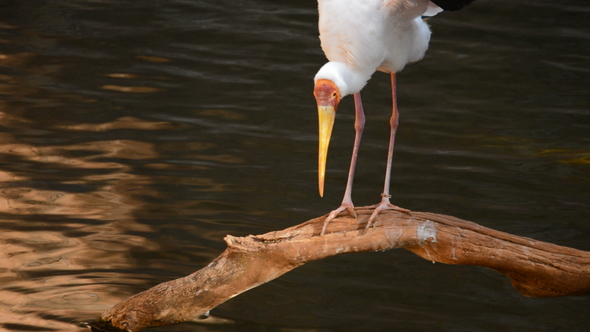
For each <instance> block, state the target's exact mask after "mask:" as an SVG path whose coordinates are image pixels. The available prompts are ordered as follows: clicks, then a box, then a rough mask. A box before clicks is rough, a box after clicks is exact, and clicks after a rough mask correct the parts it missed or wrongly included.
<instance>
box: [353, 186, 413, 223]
mask: <svg viewBox="0 0 590 332" xmlns="http://www.w3.org/2000/svg"><path fill="white" fill-rule="evenodd" d="M381 196H382V197H383V199H382V200H381V203H379V204H375V205H372V206H370V207H371V208H374V209H375V210H373V213H372V214H371V217H369V221H368V222H367V226H365V232H367V230H368V229H369V227H371V226H372V225H373V222H374V221H375V219H377V216H378V215H379V213H381V211H385V210H396V211H399V212H403V213H407V214H409V215H411V214H412V212H411V211H410V210H408V209H404V208H401V207H399V206H397V205H393V204H391V203H390V202H389V198H390V197H391V195H386V194H381Z"/></svg>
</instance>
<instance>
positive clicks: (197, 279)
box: [91, 208, 590, 331]
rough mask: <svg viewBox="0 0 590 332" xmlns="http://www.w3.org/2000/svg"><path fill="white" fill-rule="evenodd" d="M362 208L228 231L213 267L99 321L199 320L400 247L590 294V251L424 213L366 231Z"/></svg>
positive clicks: (124, 325) (527, 289)
mask: <svg viewBox="0 0 590 332" xmlns="http://www.w3.org/2000/svg"><path fill="white" fill-rule="evenodd" d="M356 212H357V215H358V221H357V219H353V218H351V217H348V216H344V217H338V218H336V219H334V220H333V221H332V222H330V224H329V225H328V229H327V230H326V235H324V236H320V235H319V234H320V231H321V228H322V225H323V221H324V219H325V217H326V216H323V217H320V218H316V219H312V220H309V221H307V222H305V223H302V224H300V225H297V226H294V227H290V228H287V229H285V230H282V231H275V232H270V233H267V234H263V235H250V236H247V237H233V236H230V235H228V236H227V237H226V238H225V241H226V242H227V245H228V248H227V249H226V250H225V251H224V252H223V253H222V254H221V255H220V256H219V257H217V258H216V259H215V260H214V261H212V262H211V263H210V264H209V265H207V266H206V267H204V268H202V269H201V270H199V271H197V272H195V273H193V274H191V275H189V276H186V277H184V278H180V279H176V280H172V281H169V282H165V283H162V284H160V285H157V286H155V287H153V288H151V289H148V290H146V291H144V292H142V293H139V294H137V295H134V296H132V297H131V298H129V299H126V300H124V301H122V302H120V303H118V304H117V305H115V306H114V307H112V308H111V309H109V310H107V311H105V312H104V313H103V314H102V315H101V318H100V320H99V321H98V322H95V323H92V324H91V326H92V327H93V328H94V329H96V330H102V331H120V330H125V331H138V330H141V329H144V328H147V327H153V326H161V325H171V324H177V323H181V322H186V321H191V320H194V319H196V318H198V317H199V316H202V315H206V314H207V312H208V311H209V310H211V309H213V308H215V307H216V306H218V305H219V304H221V303H223V302H225V301H227V300H229V299H230V298H232V297H234V296H236V295H238V294H240V293H243V292H245V291H247V290H249V289H251V288H254V287H257V286H259V285H261V284H264V283H266V282H268V281H271V280H273V279H275V278H277V277H279V276H281V275H282V274H284V273H286V272H288V271H290V270H292V269H294V268H296V267H298V266H300V265H303V264H305V263H307V262H309V261H313V260H317V259H322V258H325V257H329V256H333V255H338V254H344V253H349V252H367V251H383V250H387V249H393V248H404V249H406V250H409V251H411V252H413V253H415V254H417V255H418V256H420V257H422V258H424V259H427V260H430V261H433V262H440V263H445V264H462V265H477V266H483V267H487V268H490V269H494V270H496V271H498V272H501V273H503V274H504V275H506V276H507V277H509V278H510V279H511V281H512V285H513V286H514V287H515V288H516V290H517V291H519V292H520V293H521V294H522V295H524V296H531V297H551V296H564V295H583V294H590V252H587V251H581V250H576V249H572V248H567V247H562V246H558V245H554V244H550V243H546V242H541V241H536V240H532V239H529V238H525V237H520V236H516V235H511V234H507V233H504V232H500V231H496V230H493V229H489V228H486V227H483V226H480V225H478V224H475V223H473V222H469V221H465V220H461V219H458V218H455V217H451V216H445V215H440V214H433V213H424V212H412V213H411V215H409V214H405V213H401V212H397V211H385V212H383V213H381V214H380V215H379V216H378V218H377V220H376V223H375V225H374V226H373V227H372V228H370V229H369V230H368V231H367V232H366V233H365V232H364V226H365V224H366V222H367V220H368V218H369V216H370V213H371V212H372V210H370V209H368V208H357V209H356ZM359 221H360V222H359Z"/></svg>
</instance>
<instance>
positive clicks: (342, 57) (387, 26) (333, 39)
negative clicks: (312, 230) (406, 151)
mask: <svg viewBox="0 0 590 332" xmlns="http://www.w3.org/2000/svg"><path fill="white" fill-rule="evenodd" d="M473 1H474V0H432V1H429V0H318V10H319V30H320V41H321V46H322V50H323V51H324V53H325V55H326V57H327V58H328V60H329V62H328V63H326V64H325V65H324V66H323V67H321V69H320V70H319V71H318V73H317V74H316V76H315V78H314V82H315V87H314V91H313V93H314V96H315V98H316V101H317V106H318V117H319V136H320V137H319V160H318V168H319V174H318V180H319V191H320V196H323V195H324V179H325V172H326V159H327V155H328V145H329V143H330V136H331V134H332V127H333V125H334V119H335V115H336V110H337V108H338V104H339V102H340V100H341V99H342V98H343V97H344V96H346V95H350V94H352V95H353V96H354V105H355V115H356V116H355V124H354V127H355V131H356V136H355V140H354V147H353V152H352V159H351V163H350V169H349V173H348V182H347V184H346V190H345V192H344V199H343V200H342V203H341V205H340V207H338V208H337V209H335V210H333V211H332V212H331V213H330V214H329V215H328V217H327V218H326V219H325V221H324V225H323V228H322V231H321V234H322V235H323V234H324V232H325V230H326V226H327V225H328V223H329V222H330V221H331V220H332V219H334V218H335V217H336V216H337V215H338V214H339V213H341V212H343V211H345V210H347V211H348V212H349V213H350V214H351V215H352V216H354V217H356V214H355V212H354V205H353V203H352V198H351V194H352V182H353V178H354V170H355V166H356V159H357V155H358V150H359V145H360V140H361V135H362V132H363V128H364V123H365V116H364V111H363V105H362V101H361V94H360V91H361V90H362V89H363V87H364V86H365V85H366V84H367V81H368V80H369V79H370V78H371V76H372V75H373V73H375V72H376V71H381V72H385V73H389V74H390V75H391V89H392V97H393V111H392V115H391V120H390V126H391V133H390V140H389V152H388V157H387V168H386V173H385V185H384V188H383V193H382V194H381V196H382V199H381V202H380V203H379V204H377V205H375V206H374V208H375V210H374V211H373V214H372V215H371V217H370V218H369V221H368V222H367V226H366V227H365V229H368V228H369V227H370V226H371V224H372V223H373V221H374V220H375V218H376V217H377V215H378V214H379V213H380V212H381V211H383V210H387V209H395V210H400V211H403V212H407V213H409V211H408V210H406V209H402V208H400V207H397V206H395V205H393V204H391V203H390V201H389V198H390V197H391V196H390V194H389V182H390V173H391V159H392V156H393V146H394V142H395V132H396V129H397V125H398V118H399V113H398V110H397V101H396V88H395V74H396V73H397V72H399V71H400V70H402V69H403V68H404V66H405V65H406V64H408V63H410V62H414V61H418V60H420V59H421V58H422V57H423V56H424V53H425V52H426V50H427V49H428V42H429V41H430V29H429V28H428V25H427V24H426V23H425V22H424V20H423V17H425V16H433V15H435V14H437V13H439V12H441V11H443V10H451V11H453V10H459V9H461V8H462V7H463V6H465V5H467V4H469V3H471V2H473Z"/></svg>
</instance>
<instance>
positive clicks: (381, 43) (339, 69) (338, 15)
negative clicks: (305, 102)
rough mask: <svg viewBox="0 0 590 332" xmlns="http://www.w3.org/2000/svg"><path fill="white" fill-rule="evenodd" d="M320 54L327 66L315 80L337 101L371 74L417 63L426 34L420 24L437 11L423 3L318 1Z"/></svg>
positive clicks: (359, 87) (419, 0)
mask: <svg viewBox="0 0 590 332" xmlns="http://www.w3.org/2000/svg"><path fill="white" fill-rule="evenodd" d="M318 4H319V6H318V9H319V14H320V19H319V30H320V40H321V45H322V50H323V51H324V53H325V54H326V57H327V58H328V60H330V62H328V63H326V64H325V65H324V66H323V67H322V68H321V69H320V70H319V71H318V73H317V75H316V76H315V81H317V80H319V79H329V80H331V81H332V82H334V83H335V84H336V86H337V87H338V89H339V90H340V93H341V97H344V96H346V95H349V94H354V93H357V92H360V91H361V90H362V88H363V87H364V86H365V84H366V83H367V81H368V80H369V79H370V78H371V75H373V73H374V72H375V71H377V70H379V71H382V72H386V73H396V72H399V71H400V70H402V69H403V68H404V66H405V65H406V64H407V63H409V62H414V61H418V60H420V59H422V57H423V56H424V53H425V52H426V49H428V42H429V41H430V29H429V28H428V25H427V24H426V23H425V22H424V21H423V20H422V15H424V14H425V13H426V12H427V10H428V9H429V5H430V6H431V8H430V9H431V12H433V11H436V9H437V8H438V9H439V11H440V8H439V7H438V6H436V5H434V4H432V3H431V2H430V1H428V0H413V1H412V0H402V1H400V0H388V1H387V0H320V1H318Z"/></svg>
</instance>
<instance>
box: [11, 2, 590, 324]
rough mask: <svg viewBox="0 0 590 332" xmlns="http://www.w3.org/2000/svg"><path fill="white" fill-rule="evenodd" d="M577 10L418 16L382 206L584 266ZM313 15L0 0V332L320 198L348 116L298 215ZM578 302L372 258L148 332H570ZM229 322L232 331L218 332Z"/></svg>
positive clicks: (584, 152) (318, 206) (579, 313)
mask: <svg viewBox="0 0 590 332" xmlns="http://www.w3.org/2000/svg"><path fill="white" fill-rule="evenodd" d="M588 10H590V8H589V7H588V5H587V4H586V3H585V2H582V1H581V0H577V1H568V2H565V3H559V4H556V3H553V2H551V3H550V2H546V3H545V2H543V1H541V2H539V1H537V2H531V3H526V2H525V3H519V4H518V5H515V4H514V3H512V2H509V1H503V0H497V1H494V2H493V3H492V2H491V1H484V0H480V1H478V2H475V3H474V4H473V5H471V6H470V7H468V8H467V9H466V10H464V11H462V12H459V13H452V14H450V13H445V14H443V15H439V16H438V17H436V18H434V19H432V20H431V21H430V24H431V25H432V27H433V30H434V34H433V41H432V45H431V49H430V50H429V52H428V54H427V56H426V57H425V59H423V60H422V61H421V62H420V63H418V64H415V65H411V66H408V67H407V68H406V69H405V70H404V71H403V72H402V74H400V75H399V86H398V88H399V99H400V100H399V102H400V108H401V113H402V114H401V126H400V130H399V134H398V139H397V141H398V143H397V146H396V149H397V152H396V155H395V156H394V166H393V168H394V171H393V172H394V175H393V177H392V190H393V191H394V192H393V195H394V201H395V203H396V204H399V205H400V206H404V207H407V208H410V209H413V210H422V211H431V212H438V213H446V214H451V215H455V216H458V217H462V218H465V219H469V220H473V221H476V222H479V223H482V224H484V225H486V226H490V227H493V228H497V229H501V230H504V231H508V232H512V233H515V234H519V235H524V236H529V237H534V238H536V239H539V240H544V241H549V242H553V243H557V244H561V245H566V246H571V247H575V248H579V249H584V250H590V246H589V244H588V241H587V239H588V237H589V236H590V224H589V222H588V218H587V215H586V214H585V212H584V211H587V210H588V208H589V202H590V195H589V194H588V193H589V192H590V191H589V190H588V188H589V185H590V176H589V174H590V169H589V167H590V148H589V144H588V143H589V141H588V132H590V117H589V113H588V108H589V100H588V83H587V82H588V80H587V76H588V72H589V70H588V68H589V67H590V66H589V64H590V57H589V56H588V54H590V49H589V47H588V28H589V25H588V20H587V17H586V16H584V13H587V12H588ZM316 15H317V13H316V8H315V3H313V2H309V3H300V2H297V1H286V2H281V3H276V2H271V1H267V0H250V1H243V2H239V3H236V2H230V1H223V0H220V1H216V2H210V1H200V0H194V1H181V0H178V1H177V0H166V1H161V2H149V3H148V2H142V3H139V2H133V1H98V2H97V1H85V0H76V1H59V0H58V1H52V2H44V3H38V2H32V1H29V0H25V1H7V2H4V3H0V181H1V182H2V185H1V186H0V281H1V283H0V327H2V328H4V329H7V330H19V331H23V330H25V331H30V330H49V331H51V330H55V331H68V330H72V331H77V330H79V329H80V327H79V324H80V323H81V322H84V321H87V320H90V319H93V318H95V317H96V316H97V315H99V314H100V313H101V312H102V311H103V310H105V309H107V308H109V307H110V306H112V305H113V304H115V303H117V302H119V301H120V300H122V299H124V298H126V297H127V296H129V295H131V294H134V293H137V292H139V291H141V290H144V289H146V288H148V287H150V286H153V285H155V284H157V283H160V282H164V281H167V280H170V279H173V278H178V277H181V276H184V275H186V274H189V273H191V272H193V271H195V270H196V269H198V268H200V267H202V266H203V265H205V264H207V263H208V262H209V261H210V260H211V259H213V258H214V257H216V256H217V255H218V254H219V253H220V252H221V251H222V250H223V249H224V244H223V242H222V238H223V237H224V236H225V235H226V234H232V235H236V236H240V235H247V234H258V233H264V232H268V231H271V230H274V229H282V228H285V227H288V226H290V225H293V224H296V223H300V222H303V221H305V220H307V219H309V218H312V217H316V216H318V215H321V214H323V213H326V212H328V211H329V210H331V209H332V208H334V207H335V206H337V204H338V203H339V201H340V199H341V195H342V193H343V188H344V185H345V181H346V172H347V170H348V162H349V158H350V150H351V147H352V139H353V134H352V122H353V117H352V109H351V108H352V106H351V104H352V103H351V101H350V100H349V99H345V100H344V101H343V103H342V106H341V110H339V115H338V117H339V118H338V120H337V123H336V127H335V129H334V133H333V136H334V138H333V143H332V147H331V151H330V160H329V162H328V173H327V184H326V195H325V196H326V197H325V198H324V199H320V198H319V197H317V188H316V181H315V180H314V179H316V169H315V167H316V162H315V160H317V156H316V144H317V141H316V139H317V138H316V136H317V128H316V126H317V119H316V118H315V114H314V110H313V108H314V107H313V105H314V100H313V97H312V95H311V88H312V86H311V79H312V77H313V75H314V74H315V71H316V70H317V69H318V68H319V67H320V66H321V65H322V64H323V62H324V61H325V60H324V58H323V55H322V54H321V51H320V48H319V41H318V38H317V27H316V20H317V16H316ZM386 76H387V75H379V74H376V75H375V76H374V77H373V79H372V80H371V82H370V83H369V85H368V87H367V89H366V91H364V92H363V97H364V98H363V100H364V102H365V108H366V110H367V128H366V130H365V133H364V138H363V144H362V147H361V152H360V155H359V164H358V169H357V176H356V179H355V191H354V193H353V196H354V199H355V203H356V204H357V205H367V204H373V203H376V201H377V200H378V199H379V192H380V190H381V188H382V177H383V175H382V173H383V170H384V168H385V166H384V165H385V153H386V152H385V151H386V144H387V138H388V137H387V135H388V126H387V119H388V116H389V115H388V111H387V105H389V103H390V101H389V100H388V94H387V93H386V92H387V91H388V89H389V86H388V84H389V82H388V79H387V77H386ZM587 302H588V299H587V298H585V297H578V298H561V299H525V298H522V297H521V296H520V295H518V294H516V292H515V291H514V290H512V289H511V286H510V285H509V282H508V281H507V280H506V279H505V278H503V277H502V276H500V275H498V274H496V273H494V272H491V271H486V270H481V269H477V268H471V267H454V266H452V267H451V266H444V265H442V264H436V265H432V264H431V263H429V262H425V261H422V260H420V259H418V258H416V257H414V256H412V255H411V254H407V253H403V252H396V251H391V252H387V253H378V254H363V255H348V256H345V257H336V258H333V259H329V260H325V261H322V262H317V263H311V264H308V265H306V266H304V267H301V268H299V269H297V270H296V271H294V272H292V273H290V274H288V275H286V276H284V277H282V278H280V279H279V280H276V281H275V282H273V283H271V284H268V285H264V286H262V287H260V288H258V289H256V290H252V291H250V292H248V293H246V294H244V295H242V296H240V297H237V298H235V299H233V300H231V301H229V302H228V303H226V304H223V305H222V306H220V307H219V308H217V309H215V310H214V312H213V314H214V315H215V316H217V317H219V319H218V320H217V321H216V322H218V323H219V324H216V325H211V326H208V325H192V326H191V325H183V326H178V327H172V328H162V329H161V330H162V331H164V330H166V331H168V330H170V331H172V330H178V331H195V330H198V331H234V330H245V329H248V330H265V331H266V330H338V331H358V330H375V331H379V330H391V329H392V327H394V326H395V327H397V328H398V329H400V330H404V331H424V330H487V331H497V330H516V329H519V330H525V331H531V330H535V331H551V330H568V331H582V330H585V328H586V325H587V323H586V319H585V317H586V314H587V309H588V303H587ZM230 322H233V323H231V324H230Z"/></svg>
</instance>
